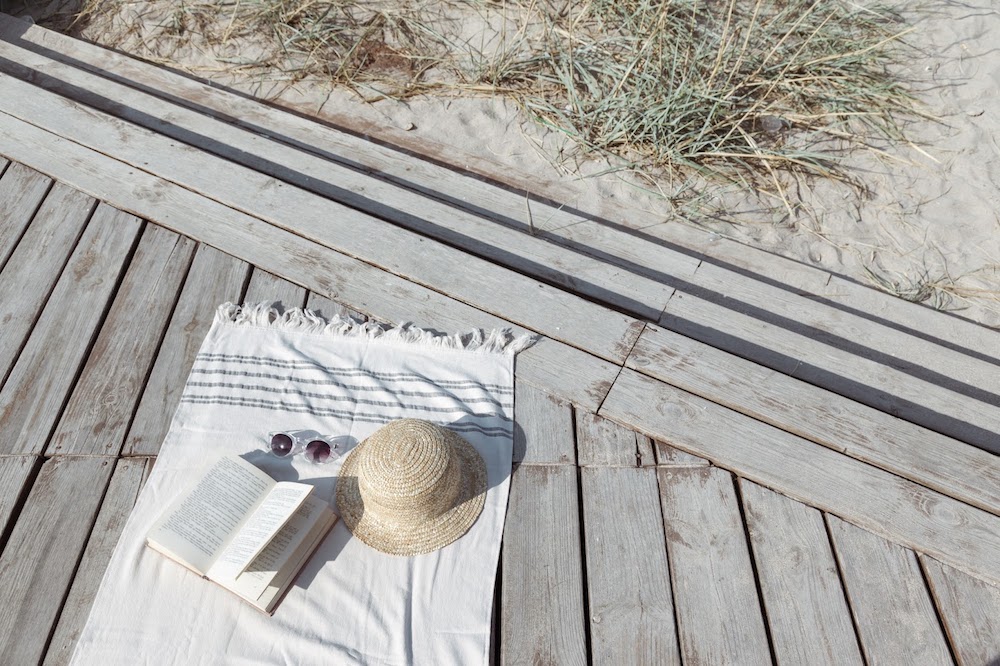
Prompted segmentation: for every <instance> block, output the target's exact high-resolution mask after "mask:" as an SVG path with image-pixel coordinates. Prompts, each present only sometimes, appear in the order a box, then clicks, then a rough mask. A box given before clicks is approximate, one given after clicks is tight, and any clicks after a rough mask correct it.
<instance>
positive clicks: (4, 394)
mask: <svg viewBox="0 0 1000 666" xmlns="http://www.w3.org/2000/svg"><path fill="white" fill-rule="evenodd" d="M141 227H142V225H141V222H140V221H139V220H138V219H136V218H135V217H133V216H131V215H128V214H126V213H123V212H121V211H118V210H115V209H113V208H111V207H110V206H106V205H103V204H102V205H99V206H98V207H97V210H96V211H95V212H94V216H93V218H92V219H91V222H90V224H88V225H87V229H86V230H85V231H84V233H83V236H82V237H81V239H80V242H79V243H78V244H77V247H76V250H74V251H73V255H72V256H71V257H70V260H69V263H68V264H67V266H66V268H65V270H63V274H62V276H61V277H60V278H59V281H58V282H57V283H56V286H55V288H54V289H53V290H52V295H51V296H50V297H49V300H48V302H47V303H46V305H45V309H44V310H43V311H42V314H41V316H40V317H39V319H38V321H37V323H36V324H35V327H34V329H33V330H32V332H31V336H30V337H29V338H28V342H27V344H25V346H24V349H23V350H22V351H21V354H20V355H19V356H18V359H17V362H16V363H15V364H14V368H13V370H11V372H10V375H9V376H8V378H7V382H6V383H5V384H4V386H3V389H2V390H0V428H2V429H3V431H4V432H5V433H7V437H5V438H4V439H3V441H2V442H0V453H38V452H40V451H41V450H42V449H43V448H44V447H45V445H46V444H47V440H48V437H49V434H50V433H51V432H52V430H53V428H54V427H55V424H56V422H57V420H58V419H59V415H60V413H61V411H62V406H63V404H64V403H65V400H66V398H67V396H68V395H69V393H70V390H71V389H72V387H73V382H74V380H75V379H76V376H77V372H78V371H79V368H80V367H81V366H82V365H83V363H84V361H85V360H86V357H87V354H88V352H89V349H90V343H91V340H92V339H93V336H94V334H95V333H96V331H97V330H98V327H99V326H100V324H101V320H102V318H103V315H104V312H105V310H106V308H107V304H108V303H109V302H110V301H111V299H112V297H113V295H114V290H115V287H116V285H117V283H118V277H119V275H120V274H121V273H122V271H123V270H124V268H125V264H126V263H127V262H128V259H129V255H130V253H131V252H132V248H133V245H134V243H135V241H136V238H137V236H138V235H139V231H140V230H141Z"/></svg>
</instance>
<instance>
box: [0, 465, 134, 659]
mask: <svg viewBox="0 0 1000 666" xmlns="http://www.w3.org/2000/svg"><path fill="white" fill-rule="evenodd" d="M113 468H114V458H67V457H59V458H54V459H51V460H49V461H47V462H46V463H45V464H44V465H42V470H41V472H40V473H39V474H38V477H37V478H36V479H35V483H34V485H33V486H32V488H31V493H30V495H29V496H28V499H27V501H26V503H25V505H24V509H23V510H22V511H21V515H20V516H19V517H18V520H17V524H16V525H15V526H14V531H13V533H12V534H11V537H10V541H9V543H8V546H7V548H6V549H5V550H4V552H3V555H2V556H0V589H2V590H3V591H4V603H3V604H0V663H4V664H35V663H38V662H39V661H40V660H41V657H42V655H43V653H44V650H45V644H46V642H47V641H48V638H49V633H50V632H51V630H52V627H53V625H54V624H55V621H56V619H57V617H58V615H59V608H60V606H61V604H62V600H63V598H64V596H65V594H66V590H67V589H68V587H69V585H70V582H71V581H72V578H73V572H74V571H75V569H76V565H77V562H78V561H79V560H80V555H81V553H82V551H83V548H84V546H85V545H86V543H87V538H88V536H89V534H90V528H91V526H92V525H93V524H94V518H95V516H96V515H97V511H98V509H99V508H100V505H101V498H102V497H103V496H104V489H105V488H106V487H107V484H108V479H109V478H110V476H111V470H112V469H113Z"/></svg>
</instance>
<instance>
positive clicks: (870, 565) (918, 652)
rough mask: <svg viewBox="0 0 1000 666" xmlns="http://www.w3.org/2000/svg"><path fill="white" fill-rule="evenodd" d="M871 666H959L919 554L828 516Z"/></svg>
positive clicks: (849, 596) (845, 584)
mask: <svg viewBox="0 0 1000 666" xmlns="http://www.w3.org/2000/svg"><path fill="white" fill-rule="evenodd" d="M826 520H827V524H828V525H829V528H830V536H831V538H832V539H833V546H834V551H835V552H836V555H837V561H838V562H839V563H840V572H841V575H842V576H843V580H844V588H845V589H846V590H847V597H848V601H849V602H850V605H851V611H852V612H853V613H854V619H855V625H856V626H857V628H858V637H859V638H860V639H861V647H862V649H863V650H864V654H865V659H866V661H867V663H868V664H871V665H872V666H877V665H878V664H951V663H954V662H953V661H952V658H951V654H950V653H949V651H948V646H947V644H946V643H945V639H944V635H943V634H942V633H941V624H940V623H939V622H938V618H937V615H936V614H935V612H934V604H933V603H932V602H931V599H930V596H929V594H928V590H927V586H926V585H925V584H924V579H923V576H922V575H921V573H920V565H919V564H918V563H917V556H916V554H915V553H914V552H913V551H912V550H909V549H907V548H903V547H902V546H899V545H896V544H894V543H889V542H888V541H886V540H885V539H882V538H881V537H879V536H877V535H875V534H872V533H871V532H868V531H866V530H863V529H861V528H859V527H855V526H854V525H851V524H849V523H846V522H844V521H843V520H841V519H839V518H837V517H836V516H832V515H827V516H826Z"/></svg>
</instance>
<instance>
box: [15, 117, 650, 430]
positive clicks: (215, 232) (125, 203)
mask: <svg viewBox="0 0 1000 666" xmlns="http://www.w3.org/2000/svg"><path fill="white" fill-rule="evenodd" d="M0 137H2V141H0V152H3V153H5V154H7V155H9V156H16V157H17V158H18V159H20V160H26V161H28V162H29V163H30V164H31V165H33V166H35V167H38V168H39V169H41V170H43V171H44V172H45V173H48V174H50V175H54V176H56V177H57V179H58V180H60V181H63V182H66V183H69V184H71V185H73V186H75V187H77V188H78V189H81V190H83V191H85V192H88V193H89V194H91V195H92V196H95V197H97V198H98V199H101V200H102V201H112V202H114V203H115V205H118V206H120V207H122V208H124V209H128V210H130V211H133V212H136V213H138V214H140V215H141V216H143V217H145V218H147V219H151V220H153V221H155V222H156V223H157V224H158V225H160V226H164V227H166V228H169V229H171V230H173V231H175V232H177V233H180V234H182V235H184V236H188V237H190V238H193V239H195V240H198V241H201V242H203V243H206V244H208V245H211V246H213V247H216V248H218V249H220V250H222V251H224V252H226V253H227V254H231V255H233V256H236V257H239V258H240V259H243V260H244V261H246V262H248V263H250V264H252V265H254V266H257V267H260V268H262V269H264V270H265V271H268V272H271V273H276V274H280V275H281V276H282V277H285V278H287V279H288V280H290V281H292V282H294V283H296V284H300V285H305V286H307V287H308V288H309V289H310V290H312V291H315V292H317V293H320V294H322V295H324V296H327V297H328V298H333V299H335V300H337V301H339V302H343V303H345V304H347V305H349V306H351V307H353V308H355V309H357V310H359V311H360V312H363V313H365V314H368V315H372V316H375V317H376V318H378V319H381V320H387V321H392V322H403V321H411V322H413V323H415V324H417V325H419V326H424V327H430V328H435V329H437V330H441V331H462V330H468V329H469V328H470V327H476V328H484V329H492V328H510V329H511V330H512V331H513V332H514V333H515V334H523V333H526V332H527V331H526V330H525V329H524V328H521V327H519V326H516V325H511V323H510V322H508V321H506V320H504V319H501V318H499V317H496V316H494V315H491V314H488V313H485V312H483V311H481V310H477V309H476V308H473V307H471V306H469V305H467V304H465V303H462V302H460V301H457V300H454V299H452V298H450V297H448V296H446V295H443V294H440V293H438V292H435V291H432V290H429V289H427V288H425V287H421V286H419V285H416V284H414V283H412V282H409V281H407V280H404V279H402V278H400V277H398V276H396V275H393V274H391V273H387V272H385V271H382V270H379V269H377V268H375V267H373V266H370V265H369V264H366V263H364V262H361V261H358V260H357V259H353V258H351V257H348V256H346V255H343V254H341V253H338V252H336V251H334V250H331V249H329V248H326V247H324V246H322V245H319V244H318V243H315V242H313V241H309V240H308V239H305V238H302V237H301V236H297V235H295V234H292V233H289V232H287V231H283V230H281V229H278V228H277V227H274V226H272V225H270V224H267V223H265V222H262V221H261V220H258V219H256V218H254V217H251V216H249V215H245V214H243V213H240V212H239V211H235V210H233V209H231V208H228V207H226V206H224V205H222V204H219V203H217V202H215V201H212V200H209V199H206V198H204V197H201V196H199V195H197V194H195V193H194V192H191V191H189V190H186V189H184V188H181V187H178V186H176V185H173V184H171V183H169V182H167V181H164V180H162V179H159V178H156V177H155V176H151V175H149V174H147V173H145V172H143V171H140V170H136V169H132V168H131V167H129V166H128V165H125V164H123V163H121V162H118V161H116V160H113V159H111V158H108V157H107V156H105V155H103V154H101V153H99V152H96V151H93V150H89V149H87V148H84V147H83V146H80V145H79V144H75V143H73V142H70V141H67V140H65V139H62V138H60V137H58V136H56V135H54V134H51V133H49V132H46V131H44V130H41V129H39V128H37V127H35V126H33V125H30V124H27V123H24V122H22V121H20V120H17V119H16V118H13V117H12V116H9V115H7V114H4V113H2V112H0ZM636 334H638V331H636ZM623 351H624V350H623ZM516 372H517V374H518V376H519V377H521V378H522V379H525V380H527V381H529V382H531V383H533V384H535V385H536V386H540V387H543V388H546V389H547V390H549V391H550V392H552V393H554V394H557V395H560V396H561V397H563V398H565V399H567V400H569V401H571V402H573V403H574V404H578V405H581V406H582V407H584V408H587V409H590V410H591V411H593V410H596V409H597V406H598V405H600V403H601V401H602V400H603V399H604V396H605V395H606V394H607V391H608V389H609V388H610V387H611V382H612V381H613V379H614V377H615V376H616V375H617V373H618V366H617V365H615V364H613V363H610V362H608V361H604V360H602V359H599V358H597V357H595V356H593V355H591V354H588V353H587V352H584V351H581V350H578V349H575V348H573V347H570V346H568V345H566V344H564V343H560V342H557V341H555V340H551V339H548V338H545V337H541V338H539V339H538V341H537V342H536V343H535V344H534V345H532V346H531V347H530V348H528V349H527V350H525V351H523V352H521V353H520V354H519V355H518V358H517V361H516Z"/></svg>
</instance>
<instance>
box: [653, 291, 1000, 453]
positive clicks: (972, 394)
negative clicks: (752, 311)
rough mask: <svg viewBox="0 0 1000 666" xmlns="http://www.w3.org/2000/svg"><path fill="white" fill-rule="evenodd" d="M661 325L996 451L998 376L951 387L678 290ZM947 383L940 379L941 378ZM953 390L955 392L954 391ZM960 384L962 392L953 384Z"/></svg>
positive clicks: (998, 449)
mask: <svg viewBox="0 0 1000 666" xmlns="http://www.w3.org/2000/svg"><path fill="white" fill-rule="evenodd" d="M660 324H661V325H662V326H663V327H664V328H667V329H669V330H672V331H675V332H677V333H680V334H682V335H685V336H688V337H691V338H695V339H697V340H700V341H701V342H704V343H706V344H708V345H711V346H713V347H717V348H719V349H723V350H725V351H728V352H730V353H733V354H736V355H737V356H741V357H744V358H747V359H749V360H751V361H754V362H756V363H759V364H760V365H763V366H766V367H768V368H771V369H773V370H777V371H778V372H781V373H783V374H786V375H789V376H792V377H796V378H799V379H801V380H803V381H805V382H808V383H810V384H813V385H816V386H821V387H823V388H825V389H828V390H830V391H833V392H834V393H838V394H840V395H842V396H846V397H848V398H851V399H852V400H856V401H857V402H860V403H863V404H865V405H868V406H869V407H873V408H875V409H878V410H881V411H883V412H887V413H889V414H892V415H894V416H898V417H900V418H903V419H906V420H907V421H912V422H913V423H916V424H918V425H922V426H924V427H926V428H929V429H931V430H935V431H937V432H940V433H942V434H945V435H948V436H950V437H954V438H956V439H959V440H961V441H963V442H968V443H970V444H974V445H975V446H978V447H980V448H983V449H985V450H987V451H991V452H993V453H1000V438H998V433H1000V402H998V400H1000V398H997V396H996V395H995V393H994V392H995V391H996V386H997V383H996V379H995V378H994V379H993V380H991V381H990V382H989V383H988V384H986V385H985V387H984V388H976V387H971V386H969V385H966V384H961V385H956V384H955V383H954V382H951V384H950V385H949V384H948V383H947V382H946V380H945V379H942V380H940V382H938V381H928V379H926V378H924V377H921V376H917V375H914V374H909V373H907V372H904V371H903V370H899V369H897V368H896V367H894V366H893V365H892V364H890V360H891V359H882V361H884V362H878V361H874V360H871V359H868V358H865V357H863V356H859V355H857V354H855V353H853V352H851V351H845V350H843V349H838V348H836V347H832V346H830V345H828V344H826V343H824V342H823V341H821V340H817V339H814V338H813V337H810V335H811V334H805V333H800V332H796V331H793V330H790V329H788V328H783V327H781V326H777V325H775V324H773V323H770V322H767V321H764V320H762V319H758V318H756V317H752V316H750V315H748V314H745V313H743V312H741V311H740V305H739V304H738V303H737V302H735V301H733V302H730V303H727V304H726V305H720V304H718V303H714V302H712V301H709V300H706V299H703V298H699V297H696V296H692V295H690V294H684V293H677V294H675V295H674V297H673V298H672V299H670V302H669V303H668V304H667V308H666V310H665V312H664V315H663V317H662V318H661V320H660ZM941 382H945V383H941ZM953 389H956V390H953ZM957 389H961V391H959V390H957Z"/></svg>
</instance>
